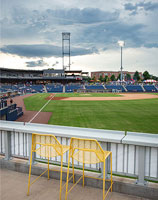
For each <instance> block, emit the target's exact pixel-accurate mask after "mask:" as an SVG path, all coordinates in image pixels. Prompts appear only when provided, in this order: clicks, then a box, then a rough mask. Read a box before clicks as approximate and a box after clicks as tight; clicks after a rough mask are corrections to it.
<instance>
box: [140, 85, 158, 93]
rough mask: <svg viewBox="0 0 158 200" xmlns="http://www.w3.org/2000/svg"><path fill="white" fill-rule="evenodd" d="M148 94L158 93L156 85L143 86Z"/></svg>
mask: <svg viewBox="0 0 158 200" xmlns="http://www.w3.org/2000/svg"><path fill="white" fill-rule="evenodd" d="M143 87H144V89H145V91H146V92H157V91H158V89H157V88H156V87H155V85H144V86H143Z"/></svg>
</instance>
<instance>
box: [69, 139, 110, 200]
mask: <svg viewBox="0 0 158 200" xmlns="http://www.w3.org/2000/svg"><path fill="white" fill-rule="evenodd" d="M108 157H110V163H111V178H110V179H108V180H105V162H106V159H107V158H108ZM70 159H72V176H71V177H70V178H69V167H70ZM74 160H77V161H79V162H80V163H83V174H82V176H81V177H80V178H79V179H78V181H76V183H75V177H74ZM96 163H103V178H95V177H90V176H85V174H84V165H85V164H96ZM85 177H88V178H94V179H99V180H103V200H104V199H105V197H106V196H107V194H108V192H109V191H110V189H111V192H112V184H113V182H112V152H110V151H104V150H103V149H102V147H101V146H100V144H99V143H98V141H97V140H93V139H83V138H71V141H70V149H69V158H68V169H67V182H66V193H65V200H67V196H68V193H69V192H70V191H71V190H72V189H73V188H74V187H75V186H76V185H77V183H78V182H79V181H80V180H81V179H82V180H83V187H84V178H85ZM71 179H73V185H72V186H71V188H70V189H68V183H69V181H70V180H71ZM105 181H110V186H109V188H108V190H107V192H105Z"/></svg>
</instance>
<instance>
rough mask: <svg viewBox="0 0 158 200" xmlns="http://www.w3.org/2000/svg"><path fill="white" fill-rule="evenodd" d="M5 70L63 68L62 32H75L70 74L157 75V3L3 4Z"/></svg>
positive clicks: (5, 0)
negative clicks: (120, 42)
mask: <svg viewBox="0 0 158 200" xmlns="http://www.w3.org/2000/svg"><path fill="white" fill-rule="evenodd" d="M0 13H1V16H0V21H1V53H0V67H5V68H18V69H21V68H22V69H24V68H25V69H26V68H27V69H46V68H50V67H54V68H57V69H60V68H62V57H61V55H62V51H61V45H62V35H61V34H62V32H70V33H71V55H72V56H71V69H74V70H75V69H76V70H77V69H82V70H84V71H88V72H91V71H100V70H104V71H111V70H113V71H114V70H120V47H119V46H118V44H117V41H118V40H124V41H125V47H124V48H123V68H124V70H127V71H136V70H138V71H142V72H144V71H145V70H148V71H149V73H151V74H154V75H157V76H158V58H157V57H158V26H157V19H158V1H157V0H150V1H149V0H139V1H138V0H112V1H111V0H97V1H96V0H67V1H65V0H27V1H24V0H1V12H0Z"/></svg>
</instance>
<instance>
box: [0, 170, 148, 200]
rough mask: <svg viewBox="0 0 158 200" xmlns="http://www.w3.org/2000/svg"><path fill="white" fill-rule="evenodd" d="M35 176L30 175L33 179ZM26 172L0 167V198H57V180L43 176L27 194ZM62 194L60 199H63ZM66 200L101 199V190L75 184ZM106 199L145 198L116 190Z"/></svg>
mask: <svg viewBox="0 0 158 200" xmlns="http://www.w3.org/2000/svg"><path fill="white" fill-rule="evenodd" d="M34 178H35V176H32V179H34ZM27 184H28V174H23V173H19V172H15V171H10V170H7V169H0V200H30V199H32V200H58V199H59V181H58V180H55V179H50V180H47V178H45V177H40V179H39V180H38V181H37V182H36V183H34V184H33V185H32V186H31V191H30V196H27V195H26V193H27ZM64 194H65V192H64V191H63V196H62V200H64ZM68 200H102V190H101V189H96V188H92V187H87V186H85V187H84V188H82V186H81V185H77V186H76V187H75V188H74V189H73V190H72V191H71V192H70V194H69V196H68ZM106 200H147V199H144V198H139V197H135V196H128V195H124V194H120V193H116V192H112V193H109V194H108V196H107V198H106Z"/></svg>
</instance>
